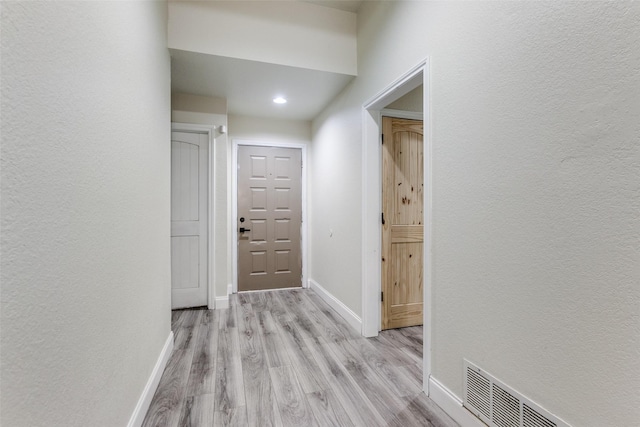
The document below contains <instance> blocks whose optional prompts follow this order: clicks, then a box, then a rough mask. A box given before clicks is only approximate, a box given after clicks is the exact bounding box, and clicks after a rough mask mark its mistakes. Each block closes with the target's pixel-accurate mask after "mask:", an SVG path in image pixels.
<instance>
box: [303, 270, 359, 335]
mask: <svg viewBox="0 0 640 427" xmlns="http://www.w3.org/2000/svg"><path fill="white" fill-rule="evenodd" d="M309 288H311V289H312V290H313V291H314V292H315V293H316V294H318V296H319V297H320V298H322V299H323V300H324V302H326V303H327V304H329V306H330V307H331V308H333V309H334V310H335V311H337V312H338V314H339V315H340V316H342V318H343V319H344V320H346V321H347V323H348V324H349V325H351V327H353V329H355V330H356V331H358V333H359V334H361V333H362V319H361V318H360V317H358V315H357V314H355V313H354V312H353V311H351V309H350V308H349V307H347V306H346V305H344V304H343V303H342V301H340V300H339V299H337V298H336V297H334V296H333V295H332V294H331V293H330V292H329V291H327V290H326V289H325V288H323V287H322V286H320V284H319V283H318V282H316V281H315V280H313V279H309Z"/></svg>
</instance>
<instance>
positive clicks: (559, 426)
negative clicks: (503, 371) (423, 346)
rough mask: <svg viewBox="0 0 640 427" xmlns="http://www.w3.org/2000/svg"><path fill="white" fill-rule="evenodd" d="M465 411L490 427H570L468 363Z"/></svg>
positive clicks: (465, 370) (465, 373)
mask: <svg viewBox="0 0 640 427" xmlns="http://www.w3.org/2000/svg"><path fill="white" fill-rule="evenodd" d="M464 407H465V408H467V410H469V411H470V412H471V413H473V414H474V415H475V416H476V417H478V418H480V420H482V422H484V423H485V424H487V425H489V426H491V427H571V426H570V425H569V424H567V423H566V422H564V421H562V420H561V419H559V418H558V417H556V416H554V415H553V414H551V413H549V412H548V411H546V410H545V409H543V408H542V407H540V406H539V405H537V404H536V403H534V402H533V401H531V400H530V399H527V398H526V397H524V396H523V395H521V394H520V393H518V392H517V391H515V390H513V389H512V388H511V387H509V386H507V385H506V384H504V383H502V382H500V381H499V380H497V379H496V378H495V377H494V376H492V375H490V374H489V373H488V372H486V371H484V370H482V369H480V368H478V367H477V366H475V365H474V364H473V363H471V362H469V361H468V360H465V361H464Z"/></svg>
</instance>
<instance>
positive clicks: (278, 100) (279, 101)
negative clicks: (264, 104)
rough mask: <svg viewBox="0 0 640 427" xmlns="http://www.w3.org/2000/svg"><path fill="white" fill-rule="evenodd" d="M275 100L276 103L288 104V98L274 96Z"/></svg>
mask: <svg viewBox="0 0 640 427" xmlns="http://www.w3.org/2000/svg"><path fill="white" fill-rule="evenodd" d="M273 102H275V103H276V104H286V103H287V100H286V99H284V98H283V97H281V96H279V97H277V98H273Z"/></svg>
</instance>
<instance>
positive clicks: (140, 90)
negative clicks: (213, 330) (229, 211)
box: [0, 1, 170, 427]
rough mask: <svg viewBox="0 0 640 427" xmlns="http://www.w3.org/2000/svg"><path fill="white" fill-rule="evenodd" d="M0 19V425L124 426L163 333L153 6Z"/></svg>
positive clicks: (164, 230) (165, 163) (164, 215)
mask: <svg viewBox="0 0 640 427" xmlns="http://www.w3.org/2000/svg"><path fill="white" fill-rule="evenodd" d="M0 7H1V13H2V34H1V46H2V50H1V53H2V75H1V87H2V101H1V102H2V104H1V105H2V117H1V129H2V145H1V148H0V155H1V159H2V169H1V178H2V183H1V190H2V210H1V213H2V238H1V251H2V259H1V272H0V277H1V282H2V284H1V291H2V304H1V305H2V317H1V321H2V331H1V332H2V335H1V352H2V353H1V375H2V384H1V389H0V390H1V395H2V397H1V408H2V415H1V417H2V418H1V419H0V424H2V425H3V426H12V427H19V426H29V427H33V426H109V427H113V426H124V425H126V424H127V422H128V420H129V418H130V416H131V415H132V413H133V411H134V408H135V405H136V403H137V401H138V398H139V397H140V395H141V393H142V390H143V388H144V386H145V384H146V382H147V380H148V378H149V375H150V374H151V370H152V369H153V367H154V364H155V363H156V361H157V358H158V356H159V354H160V351H161V350H162V347H163V345H164V343H165V341H166V339H167V337H168V335H169V330H170V292H169V290H170V271H169V268H170V259H169V256H170V252H169V212H170V209H169V206H170V198H169V197H170V182H169V177H170V149H169V147H170V144H169V129H170V85H169V79H170V76H169V73H170V64H169V54H168V51H167V47H166V7H167V6H166V3H162V2H137V1H135V2H86V3H85V2H2V4H1V6H0Z"/></svg>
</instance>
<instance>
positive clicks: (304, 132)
mask: <svg viewBox="0 0 640 427" xmlns="http://www.w3.org/2000/svg"><path fill="white" fill-rule="evenodd" d="M229 136H230V138H231V139H249V140H258V141H274V142H287V143H299V144H307V143H309V142H310V141H311V122H308V121H304V120H274V119H264V118H260V117H246V116H235V115H231V116H229Z"/></svg>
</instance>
